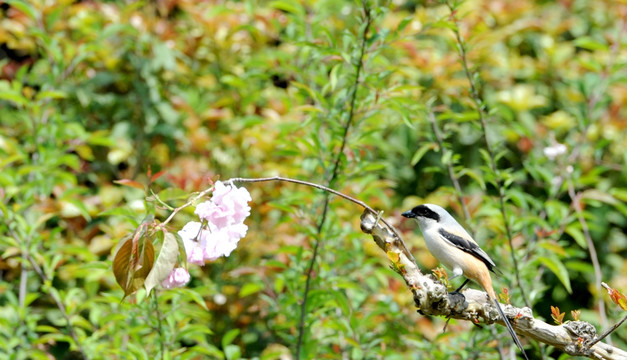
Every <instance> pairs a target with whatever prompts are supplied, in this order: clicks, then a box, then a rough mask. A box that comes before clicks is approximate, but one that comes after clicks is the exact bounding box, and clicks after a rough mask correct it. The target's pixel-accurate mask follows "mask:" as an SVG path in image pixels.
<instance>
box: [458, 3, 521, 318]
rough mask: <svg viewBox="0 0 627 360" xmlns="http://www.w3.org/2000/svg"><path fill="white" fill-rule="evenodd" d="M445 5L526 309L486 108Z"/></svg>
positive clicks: (464, 46)
mask: <svg viewBox="0 0 627 360" xmlns="http://www.w3.org/2000/svg"><path fill="white" fill-rule="evenodd" d="M447 5H448V7H449V10H450V11H451V16H453V19H454V22H455V25H456V26H455V28H454V30H453V32H454V33H455V39H456V40H457V45H458V46H457V50H458V52H459V56H460V58H461V63H462V67H463V69H464V74H465V75H466V78H467V79H468V83H469V84H470V93H471V97H472V100H473V102H474V104H475V107H476V110H477V115H478V116H479V121H480V123H481V130H482V135H483V141H484V142H485V145H486V150H487V152H488V155H489V157H490V168H491V169H492V172H493V173H494V175H495V177H496V187H497V189H498V192H499V205H500V208H501V216H502V217H503V224H504V225H505V232H506V235H507V242H508V244H509V249H510V255H511V258H512V263H513V264H514V273H515V275H516V282H517V283H518V288H519V289H520V294H521V296H522V298H523V301H524V302H525V305H526V306H527V307H531V303H530V302H529V299H528V298H527V294H526V292H525V290H524V289H523V286H522V281H521V279H520V271H519V267H518V259H517V258H516V253H515V249H514V243H513V236H512V230H511V228H510V225H509V221H508V220H507V219H508V217H507V208H506V207H505V190H504V189H503V180H502V179H501V174H500V171H499V169H498V167H497V166H496V160H495V155H494V150H493V149H492V145H491V144H490V141H489V139H488V131H487V130H488V125H487V121H486V118H485V116H484V112H485V111H486V106H485V104H484V103H483V100H482V99H481V96H480V95H479V91H478V90H477V86H476V85H475V81H474V79H473V74H472V72H471V71H470V69H469V68H468V57H467V54H466V45H465V42H464V39H463V38H462V36H461V34H460V33H459V29H458V28H457V19H456V18H455V17H454V13H455V9H453V7H452V5H451V4H450V3H447Z"/></svg>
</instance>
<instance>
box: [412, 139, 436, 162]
mask: <svg viewBox="0 0 627 360" xmlns="http://www.w3.org/2000/svg"><path fill="white" fill-rule="evenodd" d="M435 149H437V145H436V144H435V143H426V144H422V146H420V147H419V148H418V150H416V152H415V153H414V156H412V158H411V165H412V166H415V165H416V164H418V163H419V162H420V159H422V157H423V156H425V154H426V153H427V151H429V150H435Z"/></svg>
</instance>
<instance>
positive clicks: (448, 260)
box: [402, 204, 529, 360]
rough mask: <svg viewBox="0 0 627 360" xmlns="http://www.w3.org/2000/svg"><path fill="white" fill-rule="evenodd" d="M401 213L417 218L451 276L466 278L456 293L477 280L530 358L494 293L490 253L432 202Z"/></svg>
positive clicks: (514, 338) (436, 256)
mask: <svg viewBox="0 0 627 360" xmlns="http://www.w3.org/2000/svg"><path fill="white" fill-rule="evenodd" d="M402 216H403V217H406V218H409V219H416V220H418V225H419V226H420V231H422V234H423V236H424V239H425V243H426V244H427V248H428V249H429V251H430V252H431V254H433V256H435V258H436V259H438V261H439V262H440V263H442V264H443V265H444V266H445V267H446V268H448V269H449V270H451V271H453V276H452V277H451V279H454V278H456V277H458V276H462V275H463V276H465V277H466V281H464V283H463V284H462V285H461V286H460V287H459V288H458V289H457V290H455V292H459V291H460V290H461V289H462V288H463V287H464V286H465V285H466V284H467V283H468V282H469V280H472V281H474V282H476V283H477V284H479V285H480V286H481V287H482V288H483V289H484V290H485V292H486V293H487V294H488V297H489V298H490V300H491V301H493V302H494V304H495V305H496V308H497V309H498V311H499V314H500V315H501V318H502V319H503V322H504V323H505V326H506V327H507V330H508V331H509V333H510V335H511V336H512V339H513V340H514V342H515V343H516V346H518V348H519V349H520V351H521V352H522V354H523V357H524V358H525V359H526V360H529V358H528V357H527V354H526V353H525V350H524V349H523V346H522V344H521V343H520V340H519V339H518V336H517V335H516V332H514V329H513V328H512V325H511V324H510V322H509V320H508V319H507V317H506V316H505V314H504V313H503V309H502V308H501V305H500V304H499V301H498V300H497V297H496V294H495V293H494V288H493V286H492V277H491V276H490V272H493V273H496V271H495V270H497V268H496V264H495V263H494V261H493V260H492V259H491V258H490V256H489V255H488V254H487V253H486V252H485V251H483V249H481V248H480V247H479V245H478V244H477V242H476V241H475V240H474V239H473V238H472V236H470V234H468V232H467V231H466V229H464V227H463V226H461V225H460V224H459V223H458V222H457V220H455V218H454V217H453V216H452V215H451V214H449V213H448V211H446V210H445V209H444V208H443V207H441V206H438V205H435V204H423V205H418V206H416V207H414V208H413V209H411V210H409V211H406V212H404V213H403V214H402Z"/></svg>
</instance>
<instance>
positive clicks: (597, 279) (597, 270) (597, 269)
mask: <svg viewBox="0 0 627 360" xmlns="http://www.w3.org/2000/svg"><path fill="white" fill-rule="evenodd" d="M569 177H570V175H569ZM567 185H568V195H569V196H570V199H571V201H572V204H573V207H574V208H575V213H576V214H577V220H578V221H579V223H580V224H581V229H582V230H583V235H584V238H585V239H586V244H587V245H588V252H589V253H590V260H591V261H592V267H593V268H594V287H595V288H596V290H597V296H598V299H599V301H598V306H599V314H600V315H601V323H602V325H603V326H607V324H608V321H607V316H606V314H605V302H604V301H603V297H602V296H601V282H602V281H603V273H602V272H601V264H600V263H599V257H598V256H597V250H596V247H595V246H594V241H592V236H590V229H589V228H588V223H587V222H586V219H585V218H584V217H583V214H582V211H583V210H582V208H581V202H579V198H580V195H578V194H577V193H575V186H574V185H573V182H572V180H569V181H568V184H567ZM607 335H609V333H608V334H607ZM607 335H606V336H607ZM607 340H608V343H609V344H610V345H611V344H612V341H611V339H610V338H609V337H608V338H607Z"/></svg>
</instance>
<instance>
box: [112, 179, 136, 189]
mask: <svg viewBox="0 0 627 360" xmlns="http://www.w3.org/2000/svg"><path fill="white" fill-rule="evenodd" d="M113 182H114V183H116V184H119V185H123V186H129V187H134V188H137V189H141V190H144V185H142V184H140V183H138V182H137V181H135V180H130V179H121V180H113Z"/></svg>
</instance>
